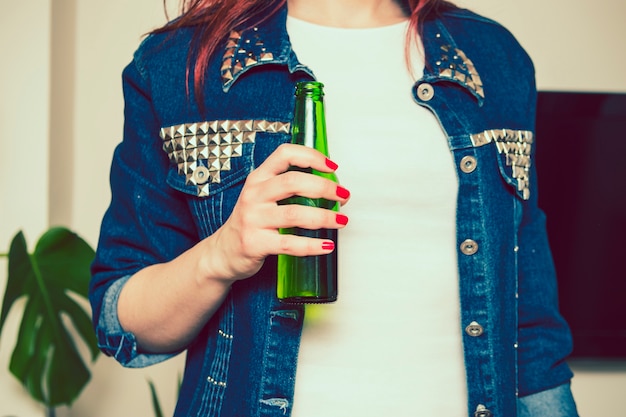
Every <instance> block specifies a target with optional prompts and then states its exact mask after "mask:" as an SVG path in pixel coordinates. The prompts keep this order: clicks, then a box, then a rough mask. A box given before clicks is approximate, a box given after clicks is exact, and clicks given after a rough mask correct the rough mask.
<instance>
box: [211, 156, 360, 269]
mask: <svg viewBox="0 0 626 417" xmlns="http://www.w3.org/2000/svg"><path fill="white" fill-rule="evenodd" d="M290 166H297V167H301V168H312V169H315V170H318V171H321V172H333V171H334V170H335V169H336V168H337V165H336V164H335V163H334V162H332V161H330V160H329V159H327V158H326V157H325V156H324V155H323V154H321V153H320V152H318V151H316V150H314V149H311V148H308V147H305V146H301V145H292V144H285V145H281V146H280V147H278V148H277V149H276V151H274V152H273V153H272V154H271V155H270V156H269V157H268V158H267V159H266V160H265V162H264V163H263V164H261V165H260V166H259V167H258V168H257V169H255V170H254V171H253V172H251V173H250V175H249V176H248V178H247V179H246V182H245V184H244V186H243V189H242V191H241V194H240V196H239V199H238V201H237V204H236V205H235V207H234V209H233V212H232V214H231V216H230V217H229V219H228V220H227V221H226V222H225V223H224V225H223V226H222V227H221V228H220V229H219V230H218V231H217V232H216V233H215V234H214V235H213V236H212V239H211V240H212V241H213V245H214V246H213V250H215V251H216V252H214V253H219V256H218V257H217V259H219V260H220V261H221V265H220V267H219V270H220V271H221V272H220V275H221V276H223V277H224V279H226V280H229V281H230V280H232V281H234V280H239V279H244V278H248V277H250V276H252V275H254V274H255V273H256V272H257V271H258V270H259V269H260V268H261V266H262V265H263V262H264V261H265V258H266V257H267V256H268V255H277V254H287V255H294V256H307V255H321V254H324V253H329V252H331V251H332V250H333V247H334V244H330V243H331V242H329V241H326V240H321V239H313V238H307V237H302V236H295V235H288V234H280V233H279V231H278V229H279V228H289V227H301V228H305V229H321V228H326V229H338V228H342V227H343V226H345V224H346V223H347V217H346V216H344V215H342V214H338V213H337V212H334V211H332V210H327V209H323V208H316V207H307V206H302V205H297V204H287V205H279V204H278V202H279V201H281V200H284V199H286V198H288V197H292V196H294V195H297V196H302V197H308V198H325V199H327V200H333V201H338V202H339V203H340V204H341V205H343V204H345V203H346V202H347V201H348V199H349V192H348V191H347V190H346V189H345V188H343V187H341V186H339V185H337V183H335V182H333V181H331V180H329V179H326V178H323V177H320V176H317V175H312V174H308V173H304V172H299V171H288V169H289V167H290ZM211 258H212V261H213V262H215V261H216V258H215V257H213V256H212V257H211ZM211 269H212V270H213V271H215V269H216V265H212V266H211Z"/></svg>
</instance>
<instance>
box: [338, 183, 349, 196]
mask: <svg viewBox="0 0 626 417" xmlns="http://www.w3.org/2000/svg"><path fill="white" fill-rule="evenodd" d="M337 197H339V198H348V197H350V191H348V190H346V189H345V188H343V187H342V186H341V185H338V186H337Z"/></svg>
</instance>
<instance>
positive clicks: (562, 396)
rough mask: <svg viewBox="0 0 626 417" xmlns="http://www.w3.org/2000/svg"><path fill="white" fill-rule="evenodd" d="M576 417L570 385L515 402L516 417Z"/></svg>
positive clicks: (576, 412)
mask: <svg viewBox="0 0 626 417" xmlns="http://www.w3.org/2000/svg"><path fill="white" fill-rule="evenodd" d="M539 416H550V417H578V411H577V410H576V403H575V402H574V397H572V390H571V388H570V384H569V383H567V384H563V385H560V386H558V387H556V388H552V389H549V390H545V391H542V392H538V393H536V394H531V395H528V396H526V397H522V398H520V399H519V400H518V402H517V417H539Z"/></svg>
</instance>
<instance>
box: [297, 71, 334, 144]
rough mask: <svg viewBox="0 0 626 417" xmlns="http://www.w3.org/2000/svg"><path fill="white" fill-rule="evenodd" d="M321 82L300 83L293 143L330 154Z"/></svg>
mask: <svg viewBox="0 0 626 417" xmlns="http://www.w3.org/2000/svg"><path fill="white" fill-rule="evenodd" d="M322 87H323V85H322V84H321V83H313V82H306V83H299V84H298V86H297V88H296V105H295V108H294V119H293V125H292V126H293V127H292V143H296V144H300V145H304V146H308V147H310V148H314V149H316V150H318V151H320V152H322V153H323V154H325V155H326V156H328V145H327V142H326V118H325V115H324V101H323V96H324V92H323V89H322Z"/></svg>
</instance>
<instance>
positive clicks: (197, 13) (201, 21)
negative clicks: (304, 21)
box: [153, 0, 452, 98]
mask: <svg viewBox="0 0 626 417" xmlns="http://www.w3.org/2000/svg"><path fill="white" fill-rule="evenodd" d="M163 1H164V3H165V2H166V1H167V0H163ZM180 1H181V4H180V16H179V17H178V18H177V19H175V20H173V21H171V22H170V23H168V24H166V25H165V26H163V27H161V28H159V29H156V30H155V31H154V32H153V33H161V32H168V31H171V30H175V29H180V28H183V27H195V28H197V29H196V30H195V33H194V37H193V40H192V44H191V47H190V51H189V54H188V57H187V86H189V80H190V79H191V78H193V86H194V92H195V93H196V98H199V97H201V96H202V93H201V91H202V87H203V85H204V82H205V77H206V72H207V67H208V64H209V60H210V59H211V57H212V56H213V55H214V54H215V53H217V52H218V50H219V48H220V47H221V45H222V43H223V41H224V40H225V38H226V37H227V35H228V34H229V33H230V32H231V31H232V30H234V29H244V28H249V27H251V26H254V25H256V24H259V23H261V22H262V21H263V20H264V19H266V18H267V17H269V16H271V15H273V14H274V13H276V12H277V11H278V10H279V9H280V8H281V7H283V6H284V5H285V3H286V2H287V0H180ZM397 1H399V2H400V3H401V5H402V6H403V7H404V8H405V9H406V11H407V13H409V15H410V17H409V30H408V32H407V42H406V45H407V46H406V50H407V57H408V50H409V45H410V44H411V43H412V42H413V43H414V42H415V40H416V34H417V33H421V29H422V25H423V23H424V21H425V20H426V19H427V18H429V17H430V16H432V15H433V14H436V13H438V12H439V11H440V10H442V9H444V8H448V7H451V6H452V4H451V3H448V2H447V1H445V0H397ZM407 62H408V61H407Z"/></svg>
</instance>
